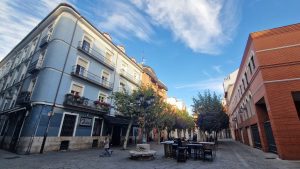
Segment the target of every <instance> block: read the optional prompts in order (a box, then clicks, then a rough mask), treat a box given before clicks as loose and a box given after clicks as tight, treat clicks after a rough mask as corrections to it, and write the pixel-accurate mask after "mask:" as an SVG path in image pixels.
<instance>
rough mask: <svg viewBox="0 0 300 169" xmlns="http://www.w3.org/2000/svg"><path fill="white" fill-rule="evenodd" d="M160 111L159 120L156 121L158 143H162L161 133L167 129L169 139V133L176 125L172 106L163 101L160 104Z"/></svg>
mask: <svg viewBox="0 0 300 169" xmlns="http://www.w3.org/2000/svg"><path fill="white" fill-rule="evenodd" d="M158 108H159V110H158V111H157V118H156V120H155V127H156V128H157V130H158V136H159V137H158V143H159V142H160V135H161V131H162V130H164V129H167V132H168V137H169V132H170V131H171V130H172V129H173V127H174V125H175V114H174V112H173V109H172V106H171V105H169V104H168V103H165V102H163V101H162V100H161V101H160V103H159V107H158Z"/></svg>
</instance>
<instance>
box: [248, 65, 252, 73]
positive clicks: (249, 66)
mask: <svg viewBox="0 0 300 169" xmlns="http://www.w3.org/2000/svg"><path fill="white" fill-rule="evenodd" d="M248 69H249V70H250V74H252V68H251V65H250V63H248Z"/></svg>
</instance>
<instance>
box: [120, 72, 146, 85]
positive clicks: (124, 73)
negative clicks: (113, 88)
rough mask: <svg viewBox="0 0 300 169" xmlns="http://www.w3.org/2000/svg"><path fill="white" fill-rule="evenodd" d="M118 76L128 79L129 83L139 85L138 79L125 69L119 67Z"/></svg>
mask: <svg viewBox="0 0 300 169" xmlns="http://www.w3.org/2000/svg"><path fill="white" fill-rule="evenodd" d="M120 76H122V77H124V78H125V79H127V80H128V81H130V82H131V83H133V84H135V85H137V86H140V83H141V82H140V80H139V79H137V78H135V77H134V76H133V75H131V74H129V73H127V72H126V71H125V70H123V69H121V71H120Z"/></svg>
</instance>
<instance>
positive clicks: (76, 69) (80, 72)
mask: <svg viewBox="0 0 300 169" xmlns="http://www.w3.org/2000/svg"><path fill="white" fill-rule="evenodd" d="M72 74H74V75H76V76H78V77H81V78H83V79H85V80H88V81H90V82H92V83H96V84H98V85H100V86H102V87H105V88H107V89H110V90H112V88H113V83H111V82H109V81H107V80H104V79H102V78H101V77H100V76H98V75H95V74H93V73H91V72H89V71H87V70H86V69H85V68H84V67H82V66H80V65H74V66H73V67H72Z"/></svg>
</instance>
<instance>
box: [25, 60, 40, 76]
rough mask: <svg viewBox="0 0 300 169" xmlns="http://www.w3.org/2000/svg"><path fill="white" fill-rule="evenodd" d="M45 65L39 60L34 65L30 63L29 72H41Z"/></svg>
mask: <svg viewBox="0 0 300 169" xmlns="http://www.w3.org/2000/svg"><path fill="white" fill-rule="evenodd" d="M42 65H43V59H40V58H39V59H38V60H36V61H34V62H32V63H30V65H29V66H28V72H29V73H31V74H33V73H35V72H37V71H39V70H40V69H41V68H42Z"/></svg>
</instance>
